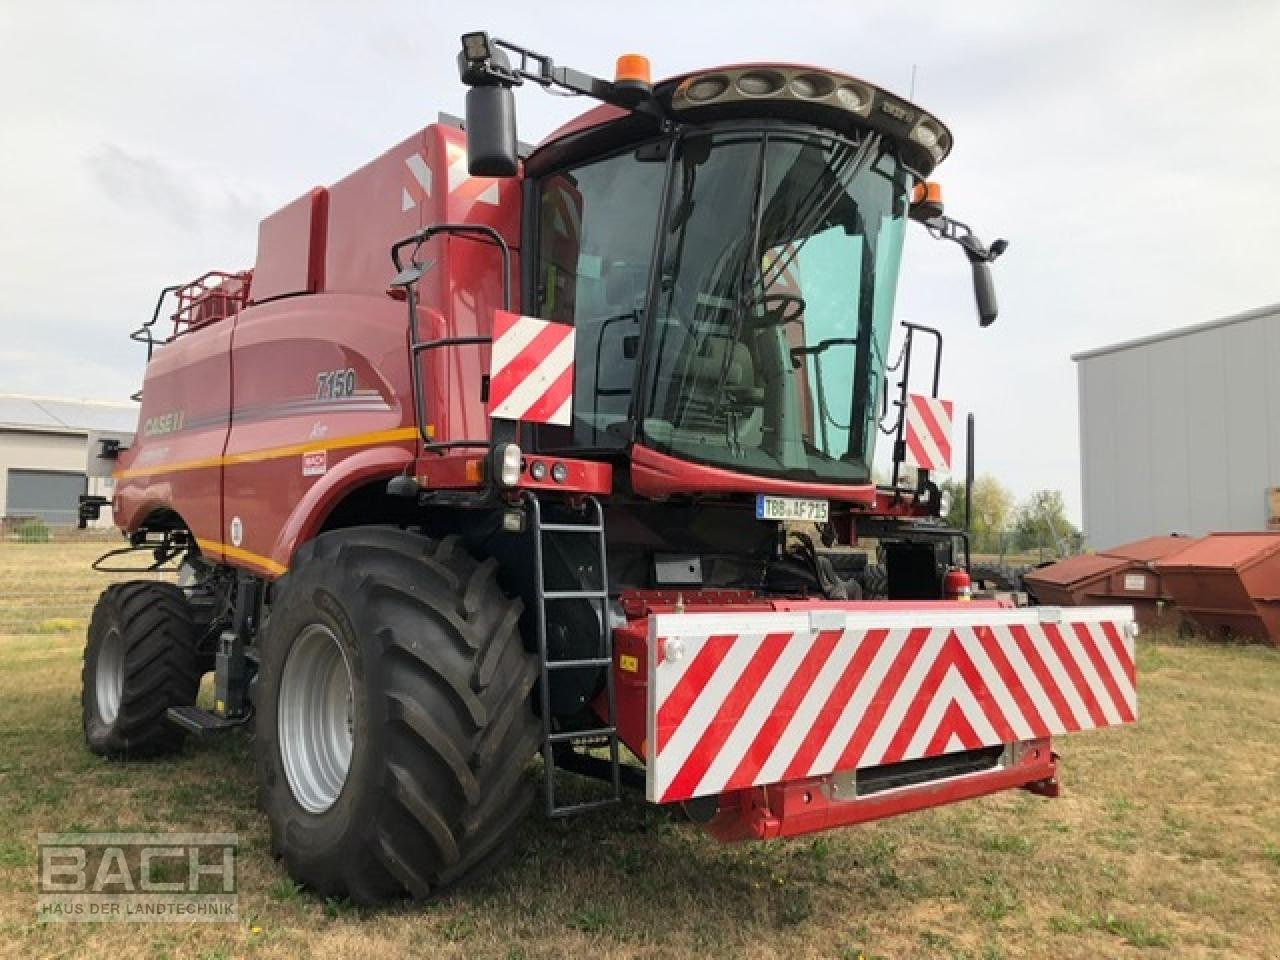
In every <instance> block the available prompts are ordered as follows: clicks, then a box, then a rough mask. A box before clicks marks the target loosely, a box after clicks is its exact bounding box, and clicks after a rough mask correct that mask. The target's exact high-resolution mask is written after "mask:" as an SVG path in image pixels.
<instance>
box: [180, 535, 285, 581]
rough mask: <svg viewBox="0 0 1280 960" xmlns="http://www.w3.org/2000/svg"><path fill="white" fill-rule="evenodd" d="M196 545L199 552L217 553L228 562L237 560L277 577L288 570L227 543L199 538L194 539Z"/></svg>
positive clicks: (282, 565) (258, 554)
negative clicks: (198, 546) (198, 547)
mask: <svg viewBox="0 0 1280 960" xmlns="http://www.w3.org/2000/svg"><path fill="white" fill-rule="evenodd" d="M196 543H198V544H200V549H201V550H209V551H218V552H221V553H222V554H223V556H225V557H226V558H227V559H228V560H239V561H241V562H242V563H247V564H250V565H251V566H255V567H260V568H261V569H263V570H267V571H269V572H271V573H274V574H277V575H279V574H282V573H285V572H286V571H288V569H289V568H288V567H286V566H285V565H284V564H283V563H277V562H276V561H274V560H272V559H271V558H270V557H264V556H263V555H262V554H260V553H253V552H252V551H249V550H242V549H241V548H240V547H233V546H232V545H231V544H229V543H219V542H218V541H217V540H205V539H203V538H201V537H196Z"/></svg>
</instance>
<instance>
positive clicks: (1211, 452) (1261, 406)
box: [1072, 304, 1280, 549]
mask: <svg viewBox="0 0 1280 960" xmlns="http://www.w3.org/2000/svg"><path fill="white" fill-rule="evenodd" d="M1072 359H1073V360H1074V361H1075V362H1076V365H1077V374H1078V377H1079V391H1080V397H1079V399H1080V467H1081V473H1082V477H1081V489H1082V494H1083V500H1084V529H1085V535H1086V537H1087V538H1088V541H1089V543H1090V544H1092V545H1093V546H1094V547H1097V548H1099V549H1105V548H1107V547H1109V546H1112V545H1114V544H1117V543H1124V542H1126V541H1129V540H1137V539H1141V538H1143V537H1148V536H1153V535H1156V534H1163V533H1187V534H1192V535H1200V534H1205V533H1209V532H1212V531H1215V530H1265V529H1266V528H1267V520H1268V516H1269V503H1268V493H1269V490H1270V488H1272V487H1280V304H1276V305H1273V306H1269V307H1262V308H1260V309H1257V310H1250V311H1248V312H1247V313H1241V314H1237V315H1235V316H1230V317H1224V318H1223V319H1221V320H1214V321H1211V322H1209V323H1202V324H1198V325H1196V326H1191V327H1184V328H1182V329H1180V330H1171V331H1169V332H1168V333H1163V334H1158V335H1156V336H1151V337H1144V338H1142V339H1139V340H1131V341H1128V342H1126V343H1118V344H1115V345H1114V346H1110V347H1102V348H1100V349H1097V350H1089V351H1086V352H1084V353H1078V354H1076V355H1075V356H1073V357H1072Z"/></svg>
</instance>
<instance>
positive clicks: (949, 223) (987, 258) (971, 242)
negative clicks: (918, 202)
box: [922, 215, 1009, 263]
mask: <svg viewBox="0 0 1280 960" xmlns="http://www.w3.org/2000/svg"><path fill="white" fill-rule="evenodd" d="M922 222H923V224H924V228H925V229H926V230H928V231H929V235H930V236H931V237H933V238H934V239H935V240H950V241H951V242H953V243H956V244H959V246H960V249H962V250H963V251H964V253H965V256H966V257H968V258H969V261H970V262H971V263H976V262H982V263H994V262H995V260H996V258H997V257H999V256H1000V254H1002V253H1004V252H1005V250H1007V249H1008V248H1009V242H1008V241H1007V240H996V241H994V242H993V243H992V244H991V246H990V247H986V246H984V245H983V243H982V241H981V240H979V239H978V238H977V236H976V235H975V234H974V232H973V231H972V230H971V229H969V225H968V224H967V223H961V222H960V221H959V220H955V219H953V218H951V217H946V216H942V215H938V216H936V217H931V218H929V219H928V220H924V221H922Z"/></svg>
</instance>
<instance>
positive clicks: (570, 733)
mask: <svg viewBox="0 0 1280 960" xmlns="http://www.w3.org/2000/svg"><path fill="white" fill-rule="evenodd" d="M617 732H618V728H617V727H595V728H593V729H591V730H565V731H563V732H561V733H552V734H548V736H547V739H548V740H550V741H551V742H552V743H568V742H569V741H571V740H585V739H587V738H589V737H612V736H613V735H614V734H616V733H617Z"/></svg>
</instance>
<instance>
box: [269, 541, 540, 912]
mask: <svg viewBox="0 0 1280 960" xmlns="http://www.w3.org/2000/svg"><path fill="white" fill-rule="evenodd" d="M520 612H521V605H520V602H519V601H518V600H513V599H511V598H509V597H508V596H506V594H504V593H503V592H502V590H501V588H500V587H499V586H498V582H497V562H496V561H495V560H486V561H484V562H477V561H476V560H475V559H473V558H472V557H471V556H470V555H469V554H468V553H467V552H466V550H465V549H464V548H463V547H462V545H461V543H460V542H459V540H458V539H457V538H456V537H450V538H447V539H445V540H442V541H439V542H435V541H431V540H428V539H426V538H424V537H421V536H418V535H416V534H413V533H409V532H406V531H401V530H394V529H388V528H379V527H357V528H352V529H347V530H339V531H334V532H332V533H327V534H323V535H321V536H320V537H317V538H316V539H315V540H313V541H311V542H310V543H308V544H307V545H305V546H304V547H303V548H302V549H301V550H300V551H299V552H298V556H297V557H296V559H295V562H294V564H293V565H292V566H291V568H290V571H289V573H288V574H286V575H285V577H284V578H283V579H282V580H281V581H280V582H279V584H278V585H277V587H276V593H275V596H274V597H273V600H272V604H271V610H270V614H269V617H268V620H267V623H266V626H265V636H264V640H263V650H262V662H261V671H260V673H259V675H258V679H257V684H256V691H255V701H256V703H255V706H256V708H257V716H256V737H255V743H256V750H257V762H258V774H259V781H260V785H261V792H262V793H261V800H262V805H263V808H264V810H265V811H266V814H267V817H268V820H269V821H270V824H271V836H272V845H273V849H274V850H275V852H276V853H277V854H278V855H279V856H282V857H283V858H284V860H285V863H286V865H287V867H288V870H289V873H290V874H291V875H292V876H293V877H294V879H295V880H297V881H299V882H301V883H303V884H305V885H307V886H308V887H310V888H312V889H313V890H315V891H316V892H317V893H320V894H322V895H324V896H346V897H350V898H351V899H352V900H353V901H355V902H356V903H361V904H372V903H377V902H381V901H384V900H388V899H394V898H401V897H406V896H412V897H417V898H422V897H427V896H429V895H431V894H432V893H434V892H435V891H437V890H439V889H441V888H444V887H448V886H450V885H453V884H455V883H457V882H460V881H462V880H464V879H467V878H469V877H471V876H473V875H475V874H477V873H479V872H481V871H483V870H485V869H488V868H490V867H492V866H493V865H494V864H496V863H497V862H499V861H500V860H501V859H502V858H503V857H504V855H505V854H506V853H508V852H509V851H510V848H511V843H512V834H513V832H514V831H515V829H516V828H517V827H518V825H519V824H520V822H521V821H522V819H523V818H524V814H525V811H526V810H527V808H528V805H529V801H530V800H531V798H532V786H533V785H532V783H531V782H530V781H529V780H528V779H527V778H526V777H525V767H526V765H527V763H528V761H529V759H530V757H532V755H533V754H534V752H535V751H536V749H537V746H538V742H539V737H540V730H539V726H538V723H537V718H536V717H535V715H534V713H533V711H532V708H531V701H530V698H531V696H532V692H533V688H534V684H535V682H536V680H537V676H538V669H537V661H536V660H535V659H534V657H533V655H532V654H530V653H527V652H526V651H525V649H524V646H523V644H522V643H521V640H520V635H519V631H518V622H519V619H520Z"/></svg>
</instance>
